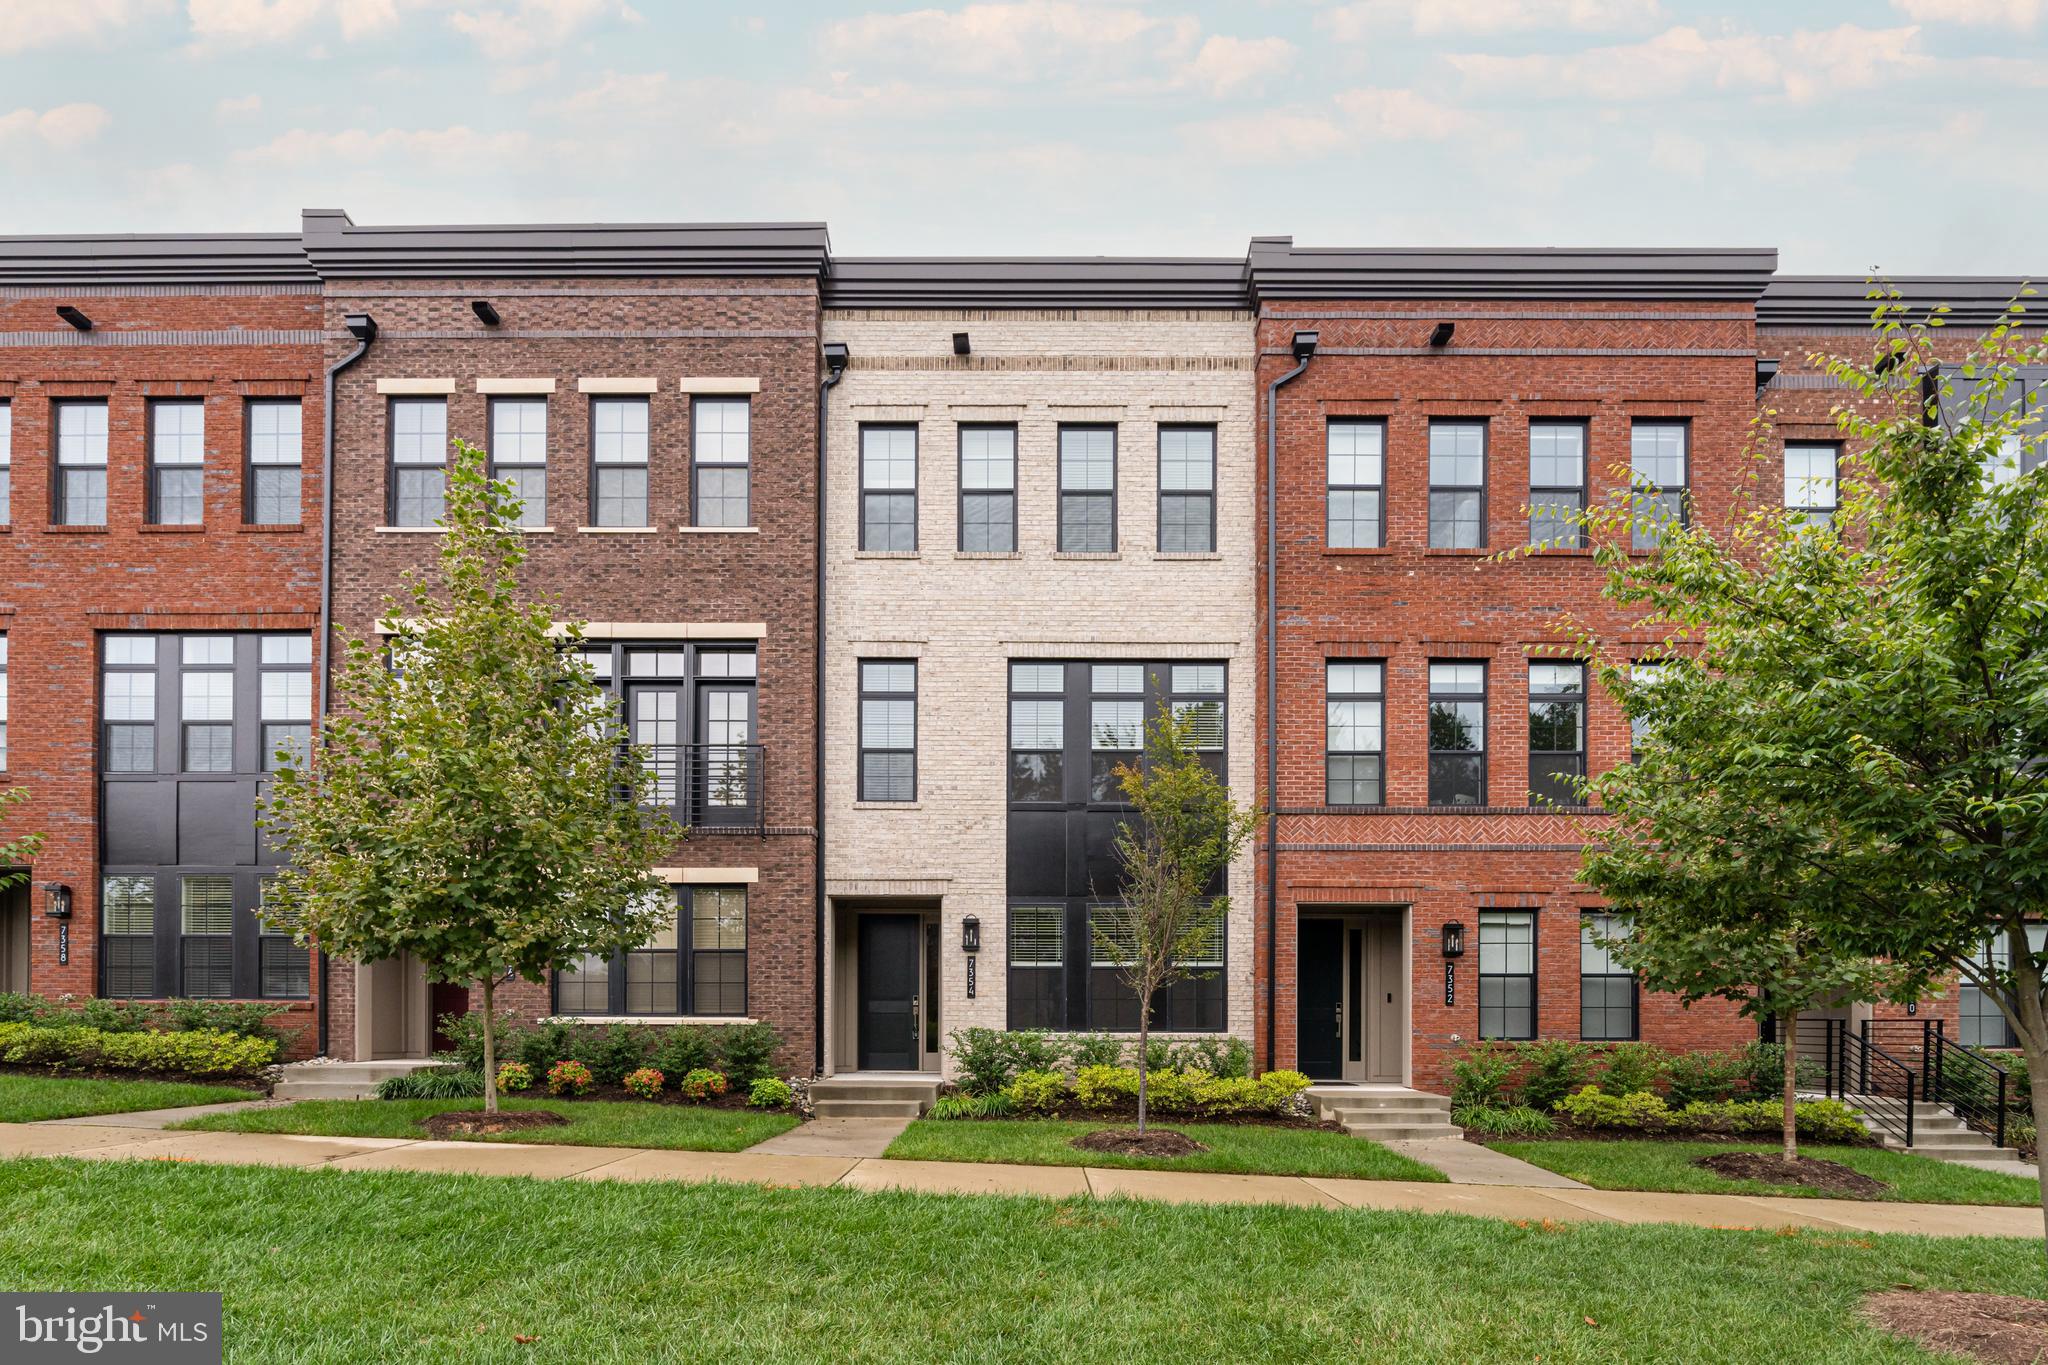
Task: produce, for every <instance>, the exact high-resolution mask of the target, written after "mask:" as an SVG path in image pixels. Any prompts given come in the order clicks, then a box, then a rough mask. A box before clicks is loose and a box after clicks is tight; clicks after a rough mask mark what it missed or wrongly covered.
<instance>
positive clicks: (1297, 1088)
mask: <svg viewBox="0 0 2048 1365" xmlns="http://www.w3.org/2000/svg"><path fill="white" fill-rule="evenodd" d="M1257 1084H1258V1089H1259V1098H1260V1100H1261V1101H1262V1102H1263V1103H1264V1104H1265V1106H1266V1107H1267V1108H1269V1109H1271V1110H1272V1111H1273V1112H1274V1113H1276V1114H1279V1113H1284V1112H1286V1110H1287V1109H1288V1108H1289V1105H1290V1102H1291V1101H1292V1100H1293V1099H1294V1097H1295V1096H1296V1095H1299V1094H1300V1093H1301V1092H1302V1091H1304V1090H1306V1089H1308V1088H1309V1087H1310V1086H1312V1085H1314V1084H1315V1082H1314V1081H1312V1080H1310V1079H1309V1078H1308V1077H1306V1076H1304V1075H1302V1074H1301V1073H1300V1072H1299V1071H1268V1072H1266V1073H1265V1074H1264V1075H1263V1076H1260V1077H1259V1079H1258V1082H1257Z"/></svg>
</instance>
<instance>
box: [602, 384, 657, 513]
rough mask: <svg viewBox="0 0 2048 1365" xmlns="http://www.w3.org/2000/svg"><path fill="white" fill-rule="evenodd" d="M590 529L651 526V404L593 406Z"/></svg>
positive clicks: (612, 401) (614, 401) (616, 401)
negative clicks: (649, 426) (649, 513)
mask: <svg viewBox="0 0 2048 1365" xmlns="http://www.w3.org/2000/svg"><path fill="white" fill-rule="evenodd" d="M590 460H591V480H590V494H591V496H590V524H591V525H593V526H651V525H653V522H652V521H651V520H650V519H649V516H648V510H647V400H646V399H645V398H597V399H593V400H591V405H590Z"/></svg>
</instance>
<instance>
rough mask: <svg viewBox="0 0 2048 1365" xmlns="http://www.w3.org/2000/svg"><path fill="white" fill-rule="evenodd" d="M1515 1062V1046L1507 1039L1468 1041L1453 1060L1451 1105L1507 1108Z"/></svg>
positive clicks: (1476, 1107)
mask: <svg viewBox="0 0 2048 1365" xmlns="http://www.w3.org/2000/svg"><path fill="white" fill-rule="evenodd" d="M1516 1066H1517V1060H1516V1057H1515V1050H1514V1049H1513V1048H1512V1047H1509V1046H1508V1045H1507V1044H1505V1043H1498V1042H1480V1043H1473V1044H1471V1045H1469V1046H1468V1047H1466V1049H1465V1051H1464V1054H1463V1055H1462V1056H1460V1057H1459V1058H1457V1060H1455V1061H1453V1062H1452V1063H1451V1107H1452V1108H1454V1109H1456V1108H1460V1107H1469V1108H1474V1109H1504V1108H1506V1107H1507V1105H1508V1094H1509V1092H1508V1082H1509V1081H1510V1080H1511V1079H1512V1078H1513V1077H1514V1074H1515V1069H1516Z"/></svg>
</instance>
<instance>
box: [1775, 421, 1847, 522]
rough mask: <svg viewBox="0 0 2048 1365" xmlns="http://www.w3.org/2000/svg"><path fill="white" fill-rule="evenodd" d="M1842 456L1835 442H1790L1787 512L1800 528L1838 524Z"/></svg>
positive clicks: (1786, 494)
mask: <svg viewBox="0 0 2048 1365" xmlns="http://www.w3.org/2000/svg"><path fill="white" fill-rule="evenodd" d="M1841 458H1842V450H1841V447H1840V446H1837V445H1833V444H1831V443H1816V442H1787V443H1786V445H1785V511H1786V513H1787V514H1788V516H1789V519H1790V521H1791V523H1792V525H1793V527H1794V528H1795V529H1796V530H1799V531H1810V530H1816V529H1818V528H1820V527H1823V526H1832V525H1834V521H1835V507H1836V503H1837V499H1838V497H1839V491H1838V485H1839V476H1840V473H1841Z"/></svg>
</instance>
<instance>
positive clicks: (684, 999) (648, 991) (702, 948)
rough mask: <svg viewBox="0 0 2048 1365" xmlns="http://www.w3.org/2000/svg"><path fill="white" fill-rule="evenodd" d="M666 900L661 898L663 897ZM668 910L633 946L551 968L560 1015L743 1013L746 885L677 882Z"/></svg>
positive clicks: (745, 975)
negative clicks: (668, 914)
mask: <svg viewBox="0 0 2048 1365" xmlns="http://www.w3.org/2000/svg"><path fill="white" fill-rule="evenodd" d="M664 899H666V898H664ZM673 899H674V904H675V914H674V916H673V917H668V918H665V919H664V921H663V923H662V926H661V928H660V929H658V930H657V931H656V932H655V934H654V937H652V938H651V939H649V940H648V941H647V942H646V943H645V944H643V945H641V946H640V947H637V948H630V949H627V950H625V951H623V952H617V953H613V954H610V955H609V956H604V955H593V956H588V957H585V958H583V959H582V960H581V961H579V962H578V963H577V964H576V966H574V967H572V968H567V969H565V970H563V971H560V972H557V973H556V974H555V1008H556V1009H557V1010H558V1011H560V1012H561V1013H563V1014H618V1015H642V1016H656V1017H662V1016H667V1017H673V1016H676V1015H723V1016H728V1017H731V1016H738V1015H744V1014H745V1013H746V1012H747V890H746V888H745V887H744V886H681V887H677V888H676V889H675V892H674V895H673Z"/></svg>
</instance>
